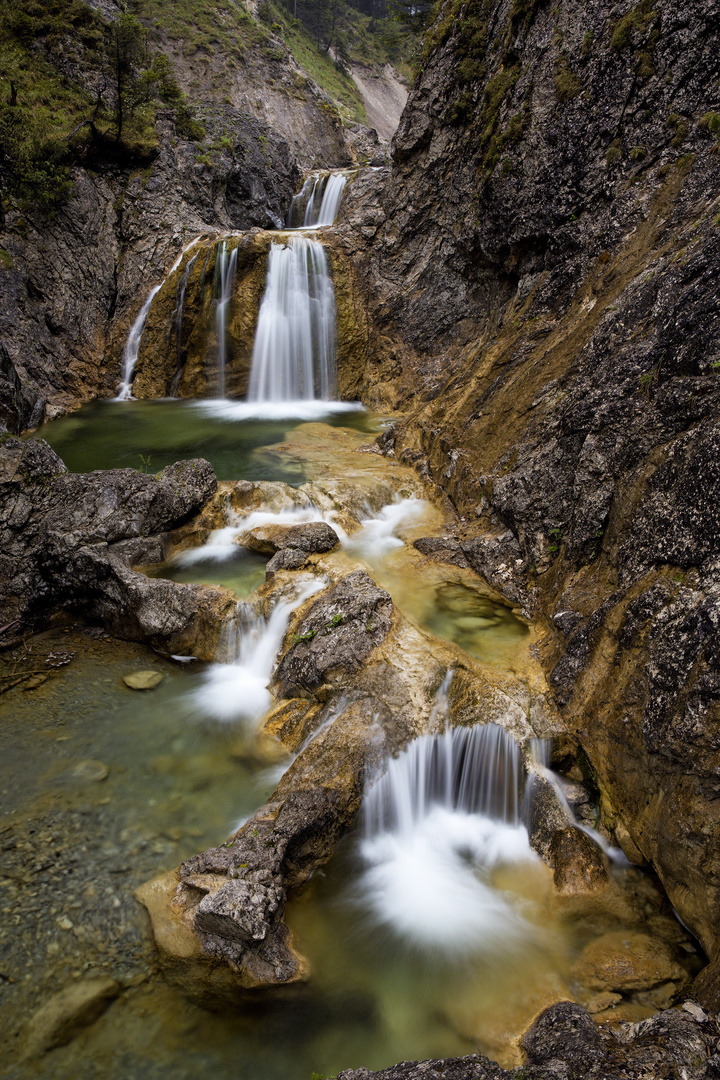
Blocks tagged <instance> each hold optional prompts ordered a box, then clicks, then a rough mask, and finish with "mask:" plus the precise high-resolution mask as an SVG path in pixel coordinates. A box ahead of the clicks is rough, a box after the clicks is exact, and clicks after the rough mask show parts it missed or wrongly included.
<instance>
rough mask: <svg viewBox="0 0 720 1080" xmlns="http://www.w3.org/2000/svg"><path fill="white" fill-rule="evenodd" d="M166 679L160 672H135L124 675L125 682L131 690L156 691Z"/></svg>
mask: <svg viewBox="0 0 720 1080" xmlns="http://www.w3.org/2000/svg"><path fill="white" fill-rule="evenodd" d="M164 678H165V676H164V675H162V674H161V673H160V672H159V671H133V672H131V673H130V675H123V682H124V683H125V685H126V686H129V687H130V689H131V690H154V689H155V687H156V686H158V685H159V684H160V683H161V682H162V681H163V679H164Z"/></svg>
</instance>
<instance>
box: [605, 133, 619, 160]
mask: <svg viewBox="0 0 720 1080" xmlns="http://www.w3.org/2000/svg"><path fill="white" fill-rule="evenodd" d="M621 157H622V141H621V140H620V139H613V141H612V142H611V143H610V146H609V148H608V152H607V154H606V155H605V160H606V161H607V163H608V165H614V164H615V162H616V161H619V160H620V158H621Z"/></svg>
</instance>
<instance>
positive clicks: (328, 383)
mask: <svg viewBox="0 0 720 1080" xmlns="http://www.w3.org/2000/svg"><path fill="white" fill-rule="evenodd" d="M335 393H336V379H335V293H334V290H333V284H332V279H331V277H330V273H329V270H328V264H327V259H326V258H325V252H324V250H323V248H322V245H321V244H319V243H317V241H316V240H311V239H309V238H308V237H306V236H291V237H289V238H288V240H287V241H286V242H285V243H279V244H273V245H272V246H271V248H270V252H269V257H268V272H267V280H266V285H265V295H264V296H263V300H262V304H261V305H260V314H259V316H258V325H257V330H256V333H255V344H254V347H253V354H252V364H251V368H250V388H249V391H248V401H251V402H282V401H317V400H320V401H328V400H330V399H331V398H332V397H334V396H335Z"/></svg>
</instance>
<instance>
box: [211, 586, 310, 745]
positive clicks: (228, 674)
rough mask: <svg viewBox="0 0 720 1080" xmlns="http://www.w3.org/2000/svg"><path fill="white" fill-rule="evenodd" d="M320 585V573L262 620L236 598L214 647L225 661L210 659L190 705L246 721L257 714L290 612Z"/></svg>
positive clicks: (215, 716)
mask: <svg viewBox="0 0 720 1080" xmlns="http://www.w3.org/2000/svg"><path fill="white" fill-rule="evenodd" d="M325 586H326V582H325V581H324V580H323V579H317V580H314V581H310V582H305V583H303V585H302V586H301V588H300V589H299V590H298V594H297V596H296V597H295V599H294V600H288V601H283V602H281V603H279V604H276V606H275V607H274V608H273V611H272V614H271V615H270V617H269V619H267V620H266V619H264V618H262V617H261V616H258V615H256V614H255V613H254V612H253V610H252V608H250V607H249V605H247V604H244V603H240V604H238V608H237V614H236V617H235V619H234V620H233V621H232V622H231V623H230V624H229V625H228V626H227V628H226V633H225V636H224V640H223V641H222V643H221V646H220V650H219V651H220V652H221V654H222V655H223V658H224V660H225V661H226V662H224V663H216V664H211V665H210V667H209V668H208V669H207V671H206V672H205V675H204V678H203V682H202V684H201V686H199V687H198V688H197V689H196V690H195V691H194V692H193V695H192V701H193V705H194V706H195V708H196V709H197V710H198V711H199V712H200V713H201V714H202V715H203V716H204V717H208V718H210V719H212V720H218V721H220V722H221V723H237V722H242V723H245V724H247V725H249V726H252V725H255V724H257V723H258V722H259V721H260V720H261V719H262V717H263V715H264V714H265V713H266V712H267V710H268V708H269V707H270V704H271V701H272V697H271V694H270V691H269V690H268V688H267V685H268V683H269V681H270V678H271V676H272V673H273V668H274V667H275V660H276V657H277V654H278V650H279V649H280V646H281V644H282V640H283V638H284V636H285V632H286V631H287V628H288V623H289V621H290V616H291V615H292V613H293V611H295V609H296V608H298V607H300V605H301V604H303V603H304V602H305V601H306V600H307V599H308V598H309V597H310V596H312V595H313V593H316V592H318V591H319V590H320V589H323V588H325Z"/></svg>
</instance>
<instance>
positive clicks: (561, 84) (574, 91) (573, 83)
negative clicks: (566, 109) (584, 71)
mask: <svg viewBox="0 0 720 1080" xmlns="http://www.w3.org/2000/svg"><path fill="white" fill-rule="evenodd" d="M581 91H582V83H581V82H580V80H579V78H578V77H577V75H576V74H575V72H574V71H573V70H572V68H571V67H570V62H569V61H568V58H567V55H566V54H565V53H561V54H560V56H559V57H558V59H557V60H556V61H555V93H556V95H557V98H558V100H559V101H572V99H573V98H576V97H577V96H578V94H579V93H580V92H581Z"/></svg>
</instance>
